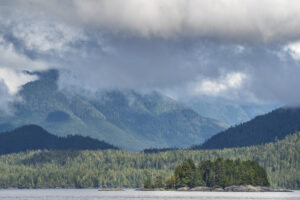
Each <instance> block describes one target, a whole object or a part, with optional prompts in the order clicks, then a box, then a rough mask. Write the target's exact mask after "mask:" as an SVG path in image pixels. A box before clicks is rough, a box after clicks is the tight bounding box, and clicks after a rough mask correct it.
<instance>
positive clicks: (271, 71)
mask: <svg viewBox="0 0 300 200" xmlns="http://www.w3.org/2000/svg"><path fill="white" fill-rule="evenodd" d="M299 5H300V1H289V2H287V1H280V0H277V1H270V0H264V1H257V0H251V1H250V0H249V1H237V0H227V1H211V0H210V1H189V0H185V1H183V0H172V1H169V0H166V1H158V0H152V1H149V0H147V1H136V0H123V1H118V0H109V1H93V0H90V1H77V0H73V1H68V0H66V1H35V0H32V1H9V2H7V3H6V5H5V6H4V7H3V6H2V7H1V4H0V9H1V11H3V12H1V14H0V25H1V30H0V36H1V38H2V43H1V41H0V51H1V48H2V50H4V49H5V47H7V46H9V47H10V51H11V53H10V55H14V57H18V58H19V60H22V59H23V60H26V62H24V63H25V64H26V69H29V70H30V69H31V70H43V69H49V68H57V69H59V70H60V71H61V77H60V87H61V88H67V89H70V88H71V89H72V90H74V89H89V90H91V91H96V90H98V89H112V88H119V89H136V90H139V91H146V92H147V91H151V90H159V91H161V92H163V93H166V94H168V95H170V96H173V97H176V98H181V97H182V96H185V97H186V96H191V97H192V96H197V95H203V94H205V95H211V96H222V97H226V98H233V99H235V100H237V101H273V102H279V103H284V104H291V103H292V104H295V103H299V100H298V99H299V92H298V91H296V89H297V88H298V87H297V85H299V84H300V81H299V80H298V78H297V77H298V76H299V75H300V69H299V62H298V60H297V58H298V57H297V56H298V54H299V55H300V45H299V48H298V46H297V45H296V44H297V41H298V40H300V24H299V23H298V22H299V21H300V12H299V11H300V6H299ZM298 50H299V51H298ZM0 57H1V56H0ZM299 58H300V56H299ZM5 59H6V60H5ZM5 59H3V60H1V61H0V68H1V67H6V69H7V67H8V68H11V69H13V70H17V71H19V72H20V71H21V70H22V67H23V66H22V63H21V62H17V63H16V62H15V60H18V59H14V58H10V57H9V56H7V57H6V58H5ZM32 66H33V67H32ZM0 75H1V73H0ZM0 78H2V79H4V78H3V76H0ZM24 80H25V79H24ZM28 80H30V79H28ZM4 81H5V83H6V84H7V82H8V81H7V80H5V79H4ZM16 85H17V84H16Z"/></svg>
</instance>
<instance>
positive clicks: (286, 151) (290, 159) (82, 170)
mask: <svg viewBox="0 0 300 200" xmlns="http://www.w3.org/2000/svg"><path fill="white" fill-rule="evenodd" d="M217 158H223V159H231V160H236V159H241V160H243V161H245V160H253V161H257V162H258V163H259V165H260V166H262V167H263V168H264V169H265V170H266V172H267V175H268V179H269V182H270V184H271V186H272V187H280V188H289V189H300V133H295V134H293V135H289V136H287V137H286V138H285V139H283V140H279V141H276V142H272V143H268V144H265V145H259V146H251V147H242V148H232V149H224V150H175V151H167V152H162V153H157V154H144V153H131V152H128V151H120V150H105V151H32V152H26V153H19V154H8V155H2V156H0V180H1V181H0V188H8V187H20V188H22V187H25V188H29V187H33V188H34V187H37V188H45V187H53V188H55V187H77V188H82V187H134V188H136V187H142V186H143V184H144V181H145V180H146V179H147V178H148V177H150V176H153V177H156V176H158V175H161V176H162V177H163V178H168V177H170V176H171V175H172V173H173V170H175V167H176V166H178V165H180V164H181V163H183V162H184V161H185V160H187V159H193V160H194V161H195V164H196V165H199V164H200V163H202V162H203V161H206V160H211V161H213V160H216V159H217Z"/></svg>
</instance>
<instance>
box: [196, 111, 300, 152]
mask: <svg viewBox="0 0 300 200" xmlns="http://www.w3.org/2000/svg"><path fill="white" fill-rule="evenodd" d="M297 131H300V108H279V109H276V110H273V111H272V112H270V113H267V114H265V115H261V116H258V117H255V118H254V119H253V120H250V121H248V122H245V123H243V124H240V125H237V126H234V127H231V128H229V129H227V130H225V131H222V132H220V133H218V134H216V135H214V136H212V137H211V138H210V139H208V140H207V141H206V142H204V143H203V144H202V145H199V146H195V147H193V148H194V149H199V148H201V149H222V148H231V147H242V146H251V145H260V144H265V143H268V142H272V141H275V140H280V139H283V138H284V137H285V136H287V135H289V134H292V133H295V132H297Z"/></svg>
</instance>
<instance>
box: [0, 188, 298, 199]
mask: <svg viewBox="0 0 300 200" xmlns="http://www.w3.org/2000/svg"><path fill="white" fill-rule="evenodd" d="M79 199H80V200H81V199H85V200H96V199H100V200H102V199H103V200H104V199H105V200H111V199H114V200H130V199H135V200H137V199H145V200H169V199H177V200H178V199H183V200H185V199H200V200H201V199H209V200H216V199H228V200H229V199H248V200H249V199H255V200H258V199H274V200H281V199H288V200H300V191H296V192H291V193H223V192H170V191H167V192H166V191H161V192H142V191H134V190H127V191H121V192H100V191H97V190H96V189H81V190H76V189H45V190H44V189H39V190H0V200H79Z"/></svg>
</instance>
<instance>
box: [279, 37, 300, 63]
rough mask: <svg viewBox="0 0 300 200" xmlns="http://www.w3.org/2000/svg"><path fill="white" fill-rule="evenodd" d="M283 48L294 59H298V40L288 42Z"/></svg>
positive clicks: (299, 51) (299, 52) (299, 48)
mask: <svg viewBox="0 0 300 200" xmlns="http://www.w3.org/2000/svg"><path fill="white" fill-rule="evenodd" d="M283 49H284V51H286V52H288V53H289V54H290V55H291V56H292V57H293V58H294V59H295V60H300V41H297V42H293V43H289V44H288V45H286V46H284V48H283Z"/></svg>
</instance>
